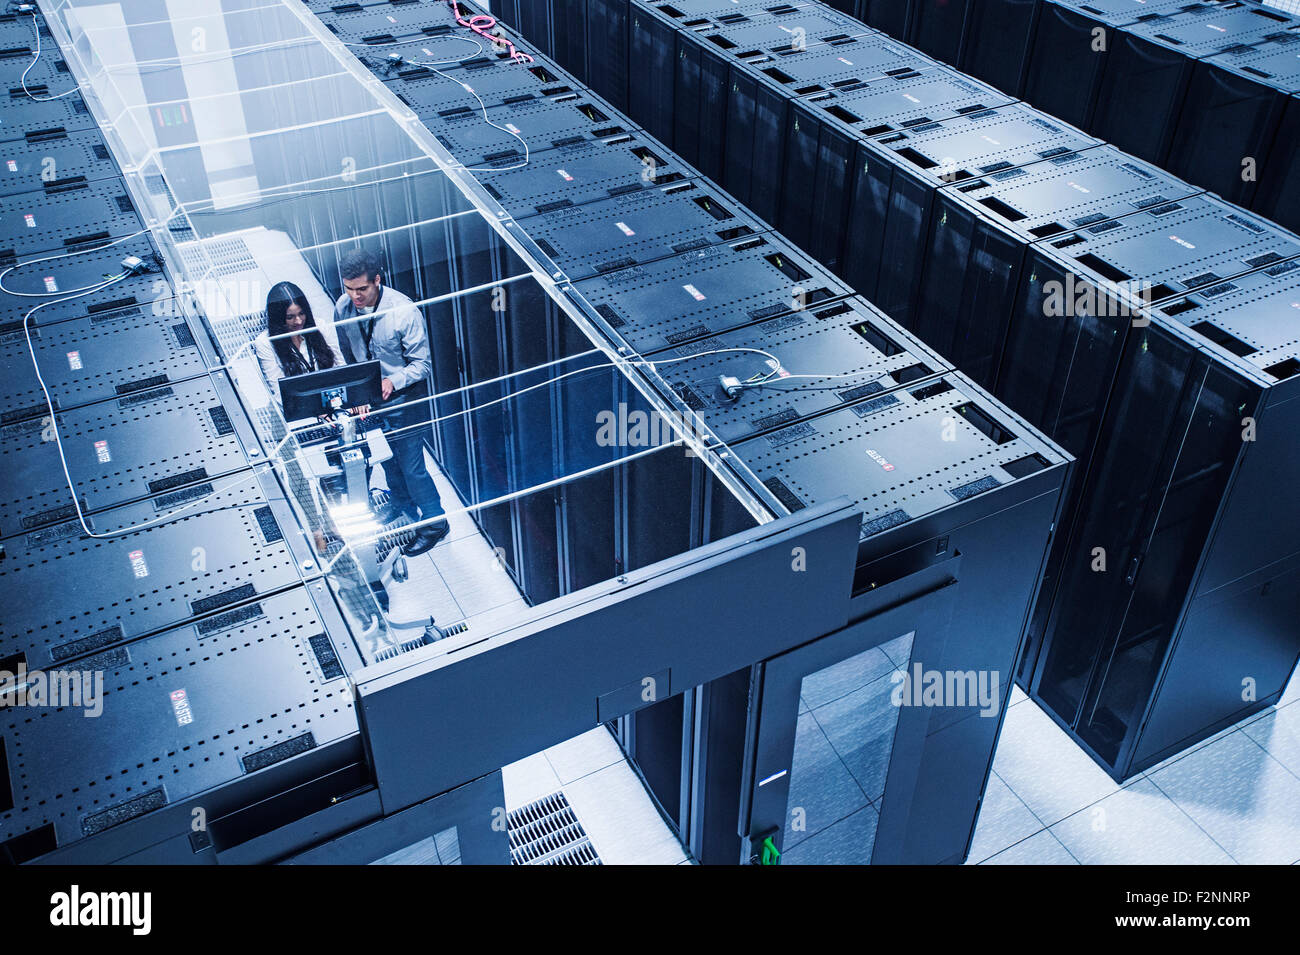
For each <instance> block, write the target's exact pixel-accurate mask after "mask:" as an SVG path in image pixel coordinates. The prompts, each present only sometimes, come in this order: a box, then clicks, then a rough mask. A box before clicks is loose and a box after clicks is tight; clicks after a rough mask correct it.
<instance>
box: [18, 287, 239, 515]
mask: <svg viewBox="0 0 1300 955" xmlns="http://www.w3.org/2000/svg"><path fill="white" fill-rule="evenodd" d="M129 274H130V273H129V272H123V273H121V274H120V275H115V276H113V277H112V278H111V279H108V280H107V281H106V282H103V283H101V284H100V285H97V286H95V287H94V288H93V289H91V291H98V290H99V289H102V288H108V287H109V286H110V285H112V284H113V283H115V282H120V281H121V280H122V279H124V278H126V277H127V275H129ZM77 294H80V293H77ZM77 294H73V295H66V296H64V297H63V298H57V299H53V300H51V301H49V302H41V303H40V304H39V305H35V306H33V307H32V308H31V309H30V310H29V311H28V312H27V314H26V315H24V316H23V335H25V336H26V338H27V353H28V354H29V355H30V356H31V359H32V369H33V370H34V371H35V372H36V381H37V382H38V383H39V384H40V386H41V392H42V393H43V394H44V395H45V406H46V407H47V408H48V409H49V412H50V428H51V430H52V431H53V432H54V444H55V447H56V448H57V449H58V452H59V463H60V464H61V465H62V467H63V477H64V480H65V481H67V485H68V492H69V493H70V494H71V495H72V506H73V508H74V509H75V510H76V512H77V522H78V523H79V524H81V529H82V530H83V531H85V532H86V535H87V536H89V537H93V538H94V539H96V540H112V539H113V538H115V537H122V536H123V535H125V534H133V533H135V532H136V531H141V530H145V529H146V528H149V527H156V526H157V525H159V524H166V523H169V522H170V521H171V520H172V519H173V518H175V516H176V515H177V514H179V513H181V512H182V511H185V510H188V509H189V508H191V507H196V506H198V505H199V504H201V503H202V502H203V501H205V500H207V499H208V498H209V497H211V496H212V495H213V494H217V493H220V492H219V491H217V490H215V489H214V490H211V491H209V492H208V493H206V494H204V495H203V496H202V497H199V498H196V499H195V500H193V501H191V502H190V503H188V504H183V505H182V506H180V507H178V508H176V510H174V511H169V512H168V513H167V514H166V515H164V516H163V517H159V518H155V519H154V520H151V521H144V522H142V523H139V524H132V525H131V526H130V527H124V528H119V529H118V530H115V531H110V532H109V533H106V534H96V533H95V532H94V531H92V530H91V529H90V526H89V525H88V524H87V523H86V515H85V513H84V512H83V511H82V509H81V501H80V500H79V499H78V497H77V486H76V484H75V482H74V481H73V480H72V472H71V471H70V470H69V468H68V457H67V455H66V454H65V453H64V450H63V438H62V437H61V436H60V435H59V421H58V413H57V412H56V411H55V410H54V399H53V398H52V397H51V396H50V389H49V388H48V387H47V386H46V384H45V378H44V376H42V375H41V364H40V361H39V360H38V359H37V357H36V346H35V345H34V344H33V343H32V332H31V317H32V315H33V314H35V313H36V311H37V310H38V309H42V308H44V307H45V306H47V305H58V304H59V303H61V302H67V301H70V300H71V299H74V298H76V297H77ZM258 473H259V472H257V471H251V472H250V473H249V474H247V475H245V476H244V477H242V478H240V479H239V480H238V481H235V482H234V483H233V484H229V485H227V486H226V487H225V488H223V489H222V490H229V489H230V488H232V487H237V486H239V485H240V484H242V483H244V482H246V481H250V480H252V479H254V478H255V477H257V475H258Z"/></svg>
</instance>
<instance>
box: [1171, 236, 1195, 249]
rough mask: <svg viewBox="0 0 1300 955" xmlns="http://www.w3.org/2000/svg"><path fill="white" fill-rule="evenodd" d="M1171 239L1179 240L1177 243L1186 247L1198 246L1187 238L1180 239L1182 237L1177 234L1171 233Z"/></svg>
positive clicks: (1173, 240) (1172, 240)
mask: <svg viewBox="0 0 1300 955" xmlns="http://www.w3.org/2000/svg"><path fill="white" fill-rule="evenodd" d="M1169 240H1170V241H1171V242H1177V243H1178V244H1179V245H1181V246H1182V247H1183V248H1184V249H1194V248H1196V246H1194V245H1192V243H1190V242H1188V241H1187V240H1186V239H1180V238H1178V236H1176V235H1171V236H1170V237H1169Z"/></svg>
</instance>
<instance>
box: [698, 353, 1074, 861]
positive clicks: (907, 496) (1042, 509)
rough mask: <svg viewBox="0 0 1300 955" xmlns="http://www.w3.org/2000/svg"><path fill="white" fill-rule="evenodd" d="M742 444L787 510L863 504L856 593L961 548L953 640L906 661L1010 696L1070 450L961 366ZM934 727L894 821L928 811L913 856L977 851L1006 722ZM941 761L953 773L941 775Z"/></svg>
mask: <svg viewBox="0 0 1300 955" xmlns="http://www.w3.org/2000/svg"><path fill="white" fill-rule="evenodd" d="M706 420H707V417H706ZM733 451H734V453H735V455H736V456H737V457H738V458H739V459H740V460H741V461H743V462H744V463H745V465H746V466H747V467H748V469H749V470H750V472H752V474H753V475H754V479H755V481H756V486H761V487H762V488H765V489H767V491H768V492H770V494H771V495H772V496H773V497H774V498H775V500H776V501H777V502H779V504H780V506H781V507H782V508H783V509H785V510H787V511H797V510H799V509H801V508H804V507H807V506H811V505H813V504H815V503H816V502H817V501H819V500H822V499H824V498H825V497H827V496H828V495H829V496H836V495H840V494H846V493H847V494H849V495H850V496H851V497H852V498H853V499H854V500H855V502H856V503H857V504H858V505H859V506H860V507H861V509H862V512H863V523H862V528H861V534H860V542H859V546H858V568H857V571H856V574H855V580H854V593H855V595H865V594H869V593H871V592H872V591H873V590H875V589H877V588H879V587H881V586H886V585H887V584H886V582H887V581H889V580H891V579H893V578H894V577H895V576H896V575H898V574H900V573H902V572H905V571H904V568H906V569H907V571H910V572H915V571H916V570H917V569H918V568H920V567H925V566H932V565H934V564H936V563H940V562H942V561H945V560H947V559H949V558H951V557H952V556H954V555H957V554H960V555H961V570H960V574H959V576H960V580H961V585H960V586H961V592H960V594H959V597H958V599H959V601H960V604H959V606H957V607H954V609H953V611H952V616H951V621H950V626H949V629H948V633H947V637H946V641H945V642H944V644H943V645H942V646H941V647H940V646H937V645H935V644H933V643H930V642H929V641H924V640H923V639H922V637H923V635H922V634H921V633H918V637H917V640H916V642H915V643H914V645H913V646H912V648H911V652H910V654H908V656H910V659H909V660H908V667H907V669H912V668H915V667H916V666H918V665H919V666H920V667H922V668H923V669H928V668H934V669H941V670H944V671H951V670H960V671H966V670H969V669H974V670H975V671H978V672H984V673H986V674H998V679H999V683H1000V684H1003V683H1005V684H1006V685H1002V686H1000V688H999V690H998V695H1009V693H1010V686H1009V682H1010V676H1009V675H1010V674H1011V672H1012V669H1013V667H1014V662H1015V659H1016V655H1017V653H1018V651H1019V648H1020V634H1021V632H1022V627H1023V624H1024V617H1025V614H1026V607H1027V606H1028V605H1029V604H1030V603H1032V601H1033V599H1034V597H1035V594H1036V592H1037V587H1038V574H1039V568H1040V565H1041V563H1042V561H1043V559H1044V556H1045V551H1046V543H1047V542H1046V541H1044V540H1042V539H1041V538H1037V539H1034V532H1031V531H1030V530H1029V528H1031V527H1034V526H1036V525H1037V526H1041V525H1040V523H1039V522H1041V521H1043V520H1047V521H1049V522H1050V521H1051V519H1052V518H1051V516H1050V515H1052V514H1054V513H1055V512H1056V508H1057V505H1058V502H1059V498H1058V491H1059V488H1060V482H1061V480H1062V478H1063V477H1064V472H1065V470H1066V467H1067V465H1066V463H1065V462H1066V461H1067V460H1068V459H1067V458H1066V457H1065V456H1064V455H1062V454H1060V452H1059V451H1058V450H1057V449H1056V448H1054V447H1053V446H1052V445H1051V444H1050V443H1048V442H1045V441H1041V440H1040V439H1038V438H1037V437H1036V436H1035V435H1034V433H1033V431H1032V429H1030V428H1029V427H1027V426H1026V425H1025V424H1024V423H1023V422H1022V421H1020V420H1019V419H1018V418H1016V417H1015V416H1014V415H1013V414H1011V413H1010V412H1009V411H1008V410H1007V409H1006V408H1004V407H1003V406H1001V405H999V404H998V403H997V402H996V401H995V400H994V399H993V398H992V397H991V396H989V395H988V394H987V393H985V392H983V391H982V390H981V389H979V388H978V387H976V386H975V385H974V384H973V383H971V382H970V381H969V380H968V379H966V378H964V377H963V376H962V375H960V374H958V373H955V372H952V373H947V374H944V375H941V376H938V377H935V378H931V379H927V380H924V381H920V382H917V383H914V384H912V385H910V386H904V387H899V388H895V389H893V390H890V391H886V392H884V393H882V394H878V395H873V396H870V397H867V398H865V399H864V400H862V401H860V402H859V403H856V404H850V405H849V406H848V407H844V408H840V409H837V410H831V411H829V412H827V413H826V414H823V415H820V416H815V417H812V418H806V419H802V420H800V421H798V422H796V423H794V424H792V425H791V426H789V427H787V428H785V429H784V430H780V431H776V432H772V433H769V434H767V435H765V436H762V437H756V438H752V439H750V440H748V441H740V442H738V443H737V444H736V445H734V447H733ZM995 514H996V516H994V515H995ZM1025 535H1029V536H1025ZM1002 548H1012V549H1013V550H1015V552H1016V554H1017V557H1016V559H1015V561H1014V564H1015V566H1019V567H1021V568H1025V570H1024V572H1023V573H1021V574H1010V573H1008V572H1007V568H1006V567H1003V568H1001V569H996V568H995V567H994V562H993V561H990V560H989V556H990V555H991V554H992V553H994V552H995V551H998V550H1000V549H1002ZM1031 567H1032V568H1033V569H1032V570H1030V569H1029V568H1031ZM1004 677H1005V679H1003V678H1004ZM924 722H925V726H924V729H923V731H922V733H921V734H920V736H921V739H920V740H919V741H918V743H917V744H916V745H917V751H918V756H917V758H918V759H919V760H920V763H921V766H922V769H921V777H920V778H919V779H918V781H917V784H916V787H915V789H914V791H913V792H912V793H911V795H910V798H909V799H908V806H907V807H906V808H903V807H899V806H891V805H890V803H891V802H893V800H894V799H895V798H896V796H895V794H894V793H892V792H891V791H890V790H889V788H888V787H886V789H885V804H884V805H883V806H882V808H881V818H882V823H883V821H884V819H885V818H886V817H887V814H892V813H893V812H899V811H901V812H909V811H910V812H912V813H915V814H916V817H915V818H917V819H926V820H927V823H926V825H925V826H924V831H921V829H920V828H919V827H918V828H917V829H916V830H914V831H912V832H911V833H910V834H909V838H908V845H907V850H908V851H907V854H906V857H908V858H913V859H917V858H919V859H924V860H925V861H930V862H938V861H955V860H957V859H960V858H961V857H963V856H964V854H965V851H966V850H965V847H966V846H968V845H969V839H970V833H971V831H972V829H973V827H974V823H975V817H976V813H975V812H974V811H973V810H974V807H975V806H976V804H977V803H978V800H979V793H980V792H981V791H982V788H983V785H984V780H985V779H986V778H987V775H988V772H989V766H990V764H991V761H992V756H993V750H994V747H995V745H996V741H997V736H998V732H999V729H1000V722H1001V719H1000V716H999V717H998V718H991V717H988V716H980V715H979V713H978V711H977V710H975V709H973V708H972V707H970V706H945V707H938V708H935V709H934V710H932V711H931V713H930V714H929V715H928V716H927V717H926V718H925V721H924ZM895 745H898V744H897V743H896V744H895ZM940 766H944V767H946V771H944V772H934V770H937V768H938V767H940ZM927 767H928V768H929V769H930V770H931V771H930V772H927ZM957 846H961V847H962V848H961V849H957V850H956V851H954V849H955V847H957Z"/></svg>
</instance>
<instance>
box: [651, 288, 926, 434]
mask: <svg viewBox="0 0 1300 955" xmlns="http://www.w3.org/2000/svg"><path fill="white" fill-rule="evenodd" d="M662 355H663V357H665V358H673V359H674V361H673V362H672V364H670V365H664V366H663V370H662V374H663V376H664V380H665V381H667V382H669V384H670V386H671V388H672V390H673V392H674V393H675V394H676V396H677V397H678V398H679V399H680V400H681V401H682V403H683V404H685V406H686V407H687V408H689V409H691V410H692V411H694V412H696V413H698V414H700V415H701V416H702V417H703V418H704V419H705V421H706V422H707V424H708V425H709V428H710V429H711V430H712V432H713V433H714V434H715V435H717V437H718V438H719V439H720V440H722V441H724V442H726V443H727V444H734V443H735V442H738V441H743V440H745V439H747V438H751V437H754V436H756V435H759V434H763V433H767V432H772V431H778V430H780V429H782V428H784V427H787V426H788V425H790V424H791V423H793V422H795V421H798V420H801V419H804V418H807V417H811V416H813V415H816V414H820V413H822V412H826V411H831V410H833V409H835V408H838V407H841V406H842V405H845V404H849V403H853V402H858V401H861V400H862V399H863V398H867V397H871V396H875V395H883V394H884V393H885V392H888V391H892V390H894V389H895V388H897V387H899V386H900V385H907V384H912V383H913V382H916V381H919V380H921V379H923V378H929V377H931V376H934V375H937V374H941V373H943V372H946V371H949V370H951V368H950V366H949V365H948V363H947V362H946V361H945V360H944V359H943V357H942V356H940V355H939V354H937V353H936V352H934V351H932V350H931V349H930V348H928V347H927V346H926V345H925V344H924V343H922V342H921V341H920V340H919V339H917V338H914V337H913V336H912V335H910V334H908V333H907V332H906V331H905V330H904V329H903V328H902V327H901V326H899V325H896V324H895V323H894V322H892V321H891V320H890V319H889V318H888V317H887V316H885V315H884V314H883V313H882V312H881V311H880V310H879V309H877V308H875V307H874V306H872V305H871V304H870V303H869V302H867V301H866V300H864V299H861V298H858V297H850V298H845V299H838V300H835V301H832V302H828V303H826V304H824V305H820V306H816V307H813V308H809V309H803V310H801V311H795V312H788V313H786V314H785V315H781V316H778V317H776V318H769V319H765V320H763V321H761V322H758V323H757V324H754V325H746V326H744V327H742V328H738V329H733V330H731V331H728V332H724V333H722V334H719V335H713V336H710V337H709V338H707V339H703V340H697V341H694V342H691V343H688V344H686V345H682V346H679V347H678V348H676V349H673V350H671V351H667V352H664V353H662ZM677 359H682V360H677ZM773 361H776V362H779V364H780V368H779V370H778V369H774V368H773V367H772V363H773ZM794 375H798V376H800V377H798V378H791V379H790V380H789V381H786V380H785V379H786V378H787V377H789V376H794ZM723 376H728V377H734V378H736V379H737V380H739V381H742V382H744V381H753V380H755V379H765V380H763V383H762V384H761V385H760V386H757V387H751V388H747V389H746V390H745V391H744V392H743V393H742V394H741V395H740V397H739V398H731V397H729V396H728V395H727V394H726V393H725V392H724V391H723V388H722V385H721V378H722V377H723ZM819 376H820V377H819Z"/></svg>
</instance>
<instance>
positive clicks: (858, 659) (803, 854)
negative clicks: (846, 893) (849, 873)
mask: <svg viewBox="0 0 1300 955" xmlns="http://www.w3.org/2000/svg"><path fill="white" fill-rule="evenodd" d="M914 636H915V634H913V633H905V634H903V635H901V636H899V637H896V638H895V639H893V640H891V641H889V642H888V643H884V644H881V645H880V646H877V647H872V648H871V649H870V650H864V651H863V652H861V653H859V654H857V655H856V656H852V657H850V658H849V659H847V660H841V661H840V662H839V663H835V664H832V665H831V666H828V667H826V668H825V669H822V670H818V671H817V672H816V673H810V674H808V675H807V676H806V677H804V679H803V683H802V685H801V687H800V691H799V721H798V726H797V729H796V731H795V742H794V762H793V764H792V765H791V768H790V795H789V802H788V803H787V810H788V811H787V813H786V830H785V836H784V839H783V844H784V846H785V849H784V855H782V857H781V864H782V865H827V864H835V865H867V864H869V863H870V862H871V853H872V849H873V848H874V847H875V842H876V823H877V820H878V819H879V815H880V800H881V796H882V795H883V794H884V791H885V776H886V774H887V773H888V771H889V760H890V756H891V755H892V753H893V749H894V730H895V728H896V727H897V725H898V714H899V707H898V704H897V702H896V700H895V698H896V696H897V693H896V689H897V687H898V686H899V685H900V683H901V682H902V680H903V678H904V677H905V676H906V672H907V667H908V663H909V661H910V660H911V656H912V641H913V638H914Z"/></svg>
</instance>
